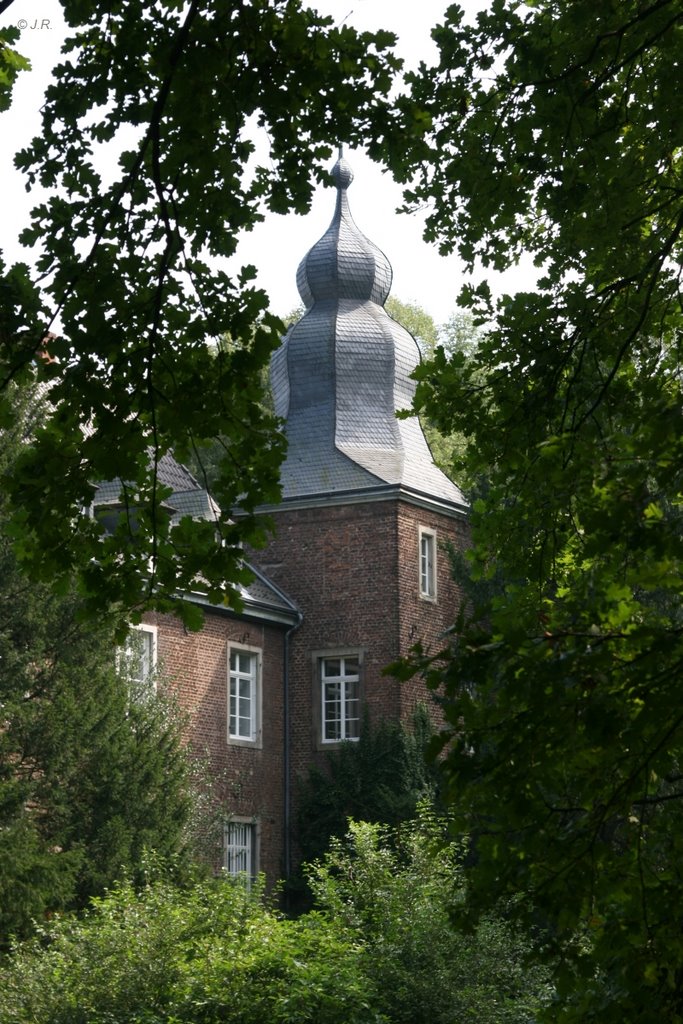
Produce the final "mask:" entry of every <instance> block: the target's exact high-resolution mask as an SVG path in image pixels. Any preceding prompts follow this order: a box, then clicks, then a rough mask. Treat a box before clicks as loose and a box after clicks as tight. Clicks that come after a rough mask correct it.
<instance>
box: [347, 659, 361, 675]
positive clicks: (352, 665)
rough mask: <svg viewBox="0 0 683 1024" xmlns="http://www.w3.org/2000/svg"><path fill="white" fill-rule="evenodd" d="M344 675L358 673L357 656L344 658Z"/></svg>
mask: <svg viewBox="0 0 683 1024" xmlns="http://www.w3.org/2000/svg"><path fill="white" fill-rule="evenodd" d="M344 675H345V676H357V675H358V658H344Z"/></svg>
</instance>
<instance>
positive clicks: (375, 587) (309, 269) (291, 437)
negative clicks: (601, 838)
mask: <svg viewBox="0 0 683 1024" xmlns="http://www.w3.org/2000/svg"><path fill="white" fill-rule="evenodd" d="M333 173H334V176H335V180H336V186H337V199H336V208H335V212H334V216H333V219H332V222H331V224H330V226H329V228H328V229H327V231H326V232H325V234H324V235H323V237H322V238H321V239H320V240H319V241H318V242H317V243H316V244H315V245H314V246H313V248H312V249H311V250H310V251H309V253H308V254H307V255H306V256H305V257H304V259H303V261H302V263H301V265H300V267H299V270H298V274H297V283H298V286H299V290H300V293H301V296H302V298H303V301H304V303H305V306H306V312H305V314H304V316H303V317H302V319H301V320H300V321H299V322H298V323H297V324H296V325H295V326H294V327H293V328H291V329H290V331H289V332H288V334H287V335H286V337H285V338H284V340H283V343H282V346H281V347H280V349H279V350H278V351H277V352H276V353H275V356H274V358H273V365H272V385H273V394H274V399H275V407H276V411H277V413H278V415H280V416H281V417H282V418H283V420H284V421H285V430H286V433H287V438H288V443H289V447H288V454H287V458H286V461H285V463H284V465H283V469H282V487H283V500H282V503H281V504H279V505H277V506H274V507H268V508H264V509H263V510H262V511H263V513H264V514H268V515H269V516H271V517H272V518H273V519H274V521H275V525H276V530H275V534H274V536H273V538H272V540H271V542H270V543H269V545H268V547H267V548H266V549H264V550H263V551H261V552H259V553H258V555H253V558H254V563H253V569H254V573H255V575H254V581H253V583H252V584H251V585H250V586H249V587H248V588H246V589H245V591H244V593H243V598H244V611H243V613H240V614H239V615H237V614H235V613H232V612H228V611H225V610H222V609H217V608H215V607H210V606H207V609H206V612H207V615H206V623H205V626H204V628H203V629H202V630H201V632H199V633H196V634H187V633H186V632H185V631H184V629H183V627H182V625H181V624H180V623H179V622H177V621H176V620H175V619H173V617H171V616H161V615H149V616H147V617H146V620H145V623H144V625H143V626H142V627H141V630H142V642H143V647H144V649H145V650H146V651H147V652H148V653H147V657H148V660H149V661H153V660H155V659H157V660H158V662H159V663H160V664H162V665H163V668H164V673H165V675H166V677H167V678H169V679H170V680H171V682H172V684H173V685H174V686H176V687H177V690H178V693H179V695H180V700H181V703H182V705H183V707H184V708H185V709H186V710H187V711H188V712H189V713H190V719H191V728H190V742H191V743H192V745H193V746H194V747H195V748H196V749H197V750H198V751H200V752H202V751H206V753H207V755H208V758H209V763H210V764H211V766H212V770H215V771H216V773H217V775H218V776H219V777H220V780H221V786H222V787H223V788H222V799H223V801H224V807H225V815H226V822H227V824H226V832H225V839H226V845H225V865H226V867H227V869H228V870H229V871H238V870H247V871H252V872H253V871H254V870H256V869H257V868H258V869H259V870H262V871H265V872H266V874H267V875H268V877H269V878H270V879H271V880H272V879H274V878H276V877H280V876H282V875H283V874H284V875H287V874H288V873H289V869H290V867H291V861H292V856H293V846H292V819H293V795H294V793H295V782H296V779H297V777H298V776H300V775H302V774H305V773H306V771H307V769H308V767H309V766H310V765H311V764H312V763H314V762H315V761H316V760H319V759H320V758H322V757H324V753H325V751H326V750H330V749H333V748H334V747H335V746H337V745H338V744H340V743H344V742H353V741H354V740H356V739H357V738H358V735H359V729H360V722H361V718H362V711H363V709H367V712H368V715H369V718H370V720H371V721H372V720H379V719H381V718H390V719H393V720H402V721H407V720H409V719H410V717H411V714H412V710H413V708H414V707H415V704H416V702H417V701H418V700H420V699H423V700H425V699H427V698H426V696H425V694H424V693H421V692H420V684H419V682H417V681H416V682H414V683H413V684H399V683H397V682H396V681H395V680H393V679H391V678H388V677H385V676H383V675H382V669H383V668H384V666H385V665H387V664H388V663H389V662H391V661H393V660H394V659H396V658H397V657H398V656H399V655H400V654H403V653H406V652H407V650H408V649H409V647H410V646H411V645H412V644H413V643H414V642H415V641H416V640H417V639H418V638H419V639H421V640H422V641H423V642H424V643H425V644H427V645H429V644H434V643H435V642H436V641H437V638H438V636H439V634H441V633H442V632H443V630H444V629H446V628H447V627H448V625H449V624H450V623H452V621H453V617H454V612H455V609H456V606H457V598H458V595H457V593H456V588H455V585H454V583H453V581H452V579H451V576H450V572H449V563H448V558H447V555H446V553H445V551H444V546H445V545H446V544H448V543H450V544H454V545H455V546H457V547H462V546H463V545H464V544H465V542H466V503H465V500H464V498H463V495H462V494H461V492H460V491H459V489H458V488H457V487H456V486H455V485H454V484H453V483H452V482H451V481H450V480H449V479H448V478H447V477H446V476H445V475H444V474H443V473H442V472H441V471H440V470H439V469H437V467H436V466H435V465H434V463H433V461H432V457H431V453H430V451H429V448H428V445H427V443H426V441H425V438H424V435H423V433H422V430H421V427H420V425H419V423H418V421H417V419H416V418H415V417H409V418H406V419H397V418H396V412H397V411H400V410H401V409H408V408H409V407H410V405H411V402H412V397H413V394H414V389H415V384H414V382H413V381H411V379H410V373H411V371H412V370H413V368H414V367H415V365H416V364H417V362H418V360H419V352H418V349H417V345H416V343H415V341H414V339H413V338H412V337H411V335H410V334H408V332H407V331H405V330H404V329H403V328H402V327H400V326H399V325H398V324H397V323H396V322H395V321H393V320H392V319H391V317H390V316H389V315H388V314H387V313H386V311H385V309H384V302H385V301H386V299H387V296H388V294H389V288H390V285H391V267H390V265H389V262H388V260H387V258H386V257H385V256H384V254H383V253H382V252H381V251H380V250H379V249H378V248H377V247H376V246H375V245H373V243H372V242H370V241H369V240H368V239H367V238H365V236H364V235H363V234H362V233H361V232H360V231H359V230H358V228H357V227H356V225H355V223H354V221H353V218H352V217H351V214H350V211H349V206H348V199H347V190H348V188H349V186H350V184H351V181H352V178H353V175H352V173H351V170H350V168H349V166H348V163H347V162H346V160H345V159H344V158H343V157H340V158H339V160H338V162H337V164H336V166H335V168H334V172H333ZM164 469H165V475H166V477H167V479H166V480H165V482H167V483H169V484H170V486H172V487H173V490H174V494H173V495H172V496H171V497H170V498H169V499H168V501H169V504H170V505H171V506H172V507H173V508H176V509H178V514H187V513H188V512H190V514H195V515H203V516H207V517H210V515H211V499H210V497H209V496H208V495H207V494H206V492H205V491H203V490H202V488H201V487H200V486H199V485H198V484H197V483H196V481H194V479H193V478H192V477H191V476H190V475H189V474H187V473H186V471H185V470H183V469H182V467H179V466H178V465H177V464H176V463H174V462H173V460H172V459H169V460H168V462H167V463H166V466H165V467H164ZM104 497H105V495H104V494H103V495H102V498H104Z"/></svg>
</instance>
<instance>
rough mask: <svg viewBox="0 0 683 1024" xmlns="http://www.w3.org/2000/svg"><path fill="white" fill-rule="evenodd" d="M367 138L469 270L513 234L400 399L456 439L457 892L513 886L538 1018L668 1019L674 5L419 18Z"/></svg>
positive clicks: (676, 892)
mask: <svg viewBox="0 0 683 1024" xmlns="http://www.w3.org/2000/svg"><path fill="white" fill-rule="evenodd" d="M435 39H436V41H437V44H438V46H439V49H440V60H439V63H438V65H437V66H436V67H434V68H426V67H423V68H422V69H421V70H420V71H419V72H417V73H416V74H415V75H413V76H411V89H412V92H411V96H410V97H407V98H404V99H403V100H401V101H400V104H399V106H400V107H401V108H402V109H403V112H404V114H405V119H404V122H402V120H401V119H402V114H401V110H399V112H398V113H397V115H396V117H397V120H396V124H395V126H394V127H396V125H400V124H401V123H404V124H407V123H408V121H409V122H410V123H411V124H415V123H416V118H417V115H416V111H415V109H414V107H415V106H416V107H417V109H418V111H421V113H422V117H423V122H424V124H425V131H424V132H423V133H422V134H421V135H415V134H414V135H413V136H412V138H411V141H409V142H408V144H407V145H406V137H407V133H406V132H403V133H402V134H401V133H400V132H394V133H393V134H392V130H391V127H389V128H388V130H387V135H386V137H385V139H384V140H383V145H386V146H387V148H388V150H389V151H390V152H391V160H392V164H393V167H394V169H395V170H396V171H397V172H398V173H399V174H401V175H402V176H403V177H404V180H406V181H407V180H408V179H409V178H410V177H411V176H412V175H414V176H415V180H414V182H413V184H412V186H411V188H410V189H409V191H408V193H407V196H408V200H409V201H410V202H428V203H429V204H431V210H432V212H431V217H430V221H429V232H430V235H431V237H432V238H433V239H435V240H436V241H438V242H439V244H440V246H441V248H442V249H444V250H446V251H448V250H451V249H454V248H457V249H458V251H459V252H460V254H461V255H462V256H463V257H464V259H465V260H466V261H467V262H468V263H469V264H470V265H473V264H474V261H475V260H476V259H480V260H482V261H483V263H484V265H486V266H489V267H493V268H500V267H502V266H504V265H505V264H506V263H507V262H508V261H509V260H510V259H511V258H512V257H514V256H515V255H516V254H518V253H520V252H521V251H522V250H526V251H528V252H530V253H532V254H533V256H534V259H535V261H536V265H537V266H538V268H539V274H540V279H539V282H538V287H537V290H536V291H534V292H533V293H524V294H518V295H516V296H515V297H514V298H510V297H505V298H503V299H502V300H501V301H499V302H498V303H497V304H494V303H493V302H492V301H491V299H490V296H489V292H488V289H487V288H486V286H485V285H484V286H481V287H479V288H472V287H470V288H467V289H466V290H465V294H464V299H465V301H466V302H467V303H468V304H469V305H470V307H471V309H472V311H473V313H474V316H475V318H476V319H478V320H479V322H482V323H486V324H487V326H488V327H489V328H490V329H488V330H487V333H486V335H485V336H484V338H483V339H482V340H481V342H480V344H479V347H478V349H477V351H476V352H475V353H474V355H473V356H472V357H471V358H464V357H463V356H462V355H458V354H456V355H455V356H454V357H453V358H451V359H448V358H447V357H446V355H445V354H444V353H438V352H437V355H436V358H435V360H434V361H433V362H432V363H431V364H430V365H427V366H425V367H424V368H423V369H422V370H421V371H420V374H421V379H420V385H419V390H418V405H419V407H420V408H421V409H422V410H423V411H424V412H426V413H427V415H428V416H429V417H431V418H433V419H434V421H435V423H436V424H437V425H438V426H439V428H440V429H441V430H442V431H443V432H444V433H447V432H448V431H449V430H457V431H461V432H462V433H463V434H465V435H466V436H467V438H468V446H467V450H466V455H465V458H466V461H467V464H468V469H469V472H470V474H471V477H472V478H473V479H477V478H478V477H480V476H486V477H487V488H486V490H485V493H484V494H483V495H482V496H481V497H480V499H479V500H478V501H477V502H476V504H475V506H474V509H473V515H472V528H473V542H474V546H473V551H472V554H471V560H470V565H471V575H472V578H473V581H474V583H476V584H477V586H478V597H477V599H476V600H475V601H474V603H473V604H471V605H470V606H469V607H468V608H465V609H463V611H462V615H461V621H460V622H459V624H458V626H459V631H460V636H461V639H460V640H459V641H458V642H457V643H455V644H454V645H453V646H452V648H450V649H449V650H447V651H444V652H443V656H442V658H440V659H437V660H436V661H434V662H432V663H427V662H425V661H424V660H423V659H421V657H420V656H419V653H418V655H416V657H415V659H413V664H412V666H411V667H412V669H415V668H422V669H424V670H426V671H427V672H428V678H429V680H430V682H431V684H432V685H433V686H434V687H436V688H439V689H440V690H441V691H442V692H443V693H444V694H445V696H446V698H447V704H446V712H447V716H448V722H449V728H448V730H447V731H446V733H445V735H444V738H443V739H444V743H445V746H446V751H447V762H446V773H447V780H448V784H449V787H450V796H451V800H452V805H453V808H454V810H455V815H456V821H457V824H458V827H459V828H461V829H463V830H466V831H470V832H472V833H473V834H474V836H475V837H476V851H477V863H476V865H475V867H474V870H473V883H472V888H471V890H470V907H471V909H473V910H477V909H481V908H482V907H487V906H489V905H490V904H491V902H492V901H495V900H496V899H497V898H499V897H500V896H501V894H505V893H515V892H516V893H519V892H522V893H525V894H526V896H527V898H526V899H525V900H523V901H522V902H521V903H520V904H519V906H520V908H522V909H528V908H529V907H531V906H532V905H533V906H535V908H536V913H540V914H542V915H543V918H544V920H546V921H547V922H548V924H549V926H550V930H551V933H552V934H553V935H554V938H555V941H556V944H557V946H558V947H559V948H560V950H561V951H562V953H563V955H564V959H563V960H562V961H561V963H562V964H563V965H564V966H563V967H562V968H561V969H560V971H559V973H558V979H559V983H560V990H559V991H560V1007H559V1008H558V1007H554V1008H553V1010H552V1011H551V1017H552V1019H553V1020H581V1021H587V1020H594V1019H595V1020H600V1021H601V1022H605V1021H612V1020H614V1021H622V1020H625V1019H627V1020H635V1019H638V1020H658V1021H674V1020H675V1021H678V1020H680V1019H681V1014H683V999H682V998H681V994H680V977H681V971H682V970H683V947H682V945H681V940H680V929H679V927H678V921H677V920H676V919H675V915H672V914H671V908H672V907H673V906H677V905H678V904H679V903H680V900H681V895H682V894H681V875H680V870H679V866H680V851H681V846H682V844H683V817H682V811H683V805H682V800H683V795H682V791H681V764H682V763H683V716H682V715H681V710H680V699H679V691H680V678H681V665H682V664H683V632H682V630H681V623H682V621H683V619H682V616H681V580H682V579H683V575H682V573H681V568H682V561H681V559H682V556H683V531H682V529H681V526H682V525H683V524H682V521H681V514H680V507H681V490H682V488H681V484H682V478H681V470H682V467H683V460H682V458H681V456H682V455H683V452H682V450H681V444H682V442H681V437H682V436H683V432H682V430H681V427H682V425H683V394H682V393H681V356H682V355H683V353H682V352H681V326H682V323H681V290H680V261H681V248H682V247H681V229H682V227H683V179H682V177H681V173H682V170H683V128H682V126H681V121H680V118H679V117H678V115H677V111H676V110H675V109H674V106H673V105H672V103H671V96H672V94H673V93H672V90H675V88H676V85H677V84H680V81H681V74H682V69H683V61H682V60H681V53H682V52H683V13H682V12H681V7H680V4H679V3H677V2H671V0H660V2H655V3H651V4H646V3H640V2H637V0H620V2H619V3H616V2H606V3H601V4H599V5H595V4H593V3H589V2H586V0H581V2H571V3H570V2H565V0H561V2H559V0H553V2H551V0H537V2H535V3H533V4H531V5H527V4H524V5H521V4H520V5H518V4H515V3H509V2H503V0H501V2H496V3H494V4H493V5H492V6H491V8H490V9H489V10H488V11H487V12H484V13H482V14H480V15H479V16H478V21H477V24H476V25H474V26H467V25H465V24H464V22H463V19H462V14H461V12H460V10H459V9H458V8H457V7H456V6H454V7H452V8H450V9H449V11H448V12H447V15H446V19H445V21H444V23H443V24H442V25H441V26H439V27H438V28H437V29H436V30H435Z"/></svg>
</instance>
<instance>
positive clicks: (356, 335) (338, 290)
mask: <svg viewBox="0 0 683 1024" xmlns="http://www.w3.org/2000/svg"><path fill="white" fill-rule="evenodd" d="M332 173H333V175H334V178H335V181H336V186H337V201H336V208H335V212H334V216H333V218H332V222H331V224H330V226H329V227H328V229H327V231H326V232H325V234H324V235H323V236H322V238H321V239H320V240H319V241H318V242H316V244H315V245H314V246H313V247H312V249H310V251H309V252H308V253H307V254H306V256H305V257H304V259H303V260H302V262H301V264H300V266H299V269H298V272H297V286H298V288H299V292H300V294H301V297H302V299H303V301H304V303H305V306H306V312H305V314H304V316H303V317H302V319H301V320H300V321H299V322H298V323H297V324H295V326H294V327H292V328H291V329H290V330H289V332H288V333H287V335H286V336H285V338H284V339H283V343H282V345H281V346H280V348H279V349H278V350H277V352H276V353H275V354H274V356H273V360H272V363H271V383H272V389H273V396H274V401H275V411H276V413H277V414H278V415H279V416H281V417H282V418H283V419H285V421H286V426H285V431H286V434H287V440H288V453H287V457H286V460H285V462H284V465H283V467H282V488H283V497H284V498H285V500H286V499H288V498H290V499H291V498H301V497H304V496H306V495H314V494H315V495H320V494H338V493H340V492H344V491H358V490H377V489H378V488H381V489H385V488H386V485H387V484H394V485H400V486H402V487H405V488H408V489H409V490H415V491H418V492H420V493H421V494H426V495H427V496H430V497H433V498H436V499H438V500H439V501H440V502H444V501H445V502H446V503H448V504H452V505H457V506H458V507H460V508H462V507H464V506H465V505H466V501H465V498H464V497H463V494H462V492H461V491H460V489H459V488H458V487H456V485H455V484H454V483H453V482H452V481H451V480H449V479H448V477H447V476H446V475H445V474H444V473H442V472H441V470H440V469H438V468H437V467H436V466H435V465H434V462H433V460H432V455H431V452H430V450H429V446H428V444H427V441H426V439H425V436H424V434H423V432H422V428H421V427H420V424H419V421H418V419H417V417H410V418H409V419H405V420H398V419H397V418H396V412H397V411H398V410H401V409H408V408H410V406H411V405H412V400H413V396H414V394H415V381H413V380H411V379H410V374H411V373H412V371H413V370H414V368H415V367H416V366H417V364H418V362H419V359H420V353H419V349H418V347H417V343H416V341H415V339H414V338H413V337H412V335H410V334H409V333H408V331H406V330H405V328H403V327H401V326H400V325H399V324H397V323H396V321H394V320H392V318H391V317H390V316H389V314H388V313H387V312H386V310H385V309H384V303H385V302H386V300H387V297H388V295H389V290H390V288H391V279H392V271H391V265H390V263H389V260H388V259H387V257H386V256H385V255H384V253H383V252H382V251H381V250H380V249H378V248H377V246H376V245H375V244H374V243H373V242H371V241H370V240H369V239H368V238H366V237H365V235H363V234H362V232H361V231H360V230H359V229H358V228H357V226H356V224H355V222H354V220H353V217H352V216H351V212H350V209H349V203H348V198H347V190H348V188H349V185H350V184H351V182H352V181H353V172H352V171H351V168H350V166H349V164H348V162H347V161H346V160H345V159H344V157H343V156H340V157H339V160H338V161H337V163H336V165H335V167H334V169H333V172H332Z"/></svg>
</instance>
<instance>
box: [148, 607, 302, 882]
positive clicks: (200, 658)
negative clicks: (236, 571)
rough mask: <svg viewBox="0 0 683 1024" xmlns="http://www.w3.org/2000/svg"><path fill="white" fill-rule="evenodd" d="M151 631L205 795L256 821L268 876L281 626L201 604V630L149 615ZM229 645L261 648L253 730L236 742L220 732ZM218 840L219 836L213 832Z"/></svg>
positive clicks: (276, 868) (276, 815) (279, 792)
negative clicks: (250, 740) (206, 786)
mask: <svg viewBox="0 0 683 1024" xmlns="http://www.w3.org/2000/svg"><path fill="white" fill-rule="evenodd" d="M145 622H146V623H148V624H149V625H155V626H156V627H157V630H158V633H157V636H158V648H157V659H158V660H157V666H158V672H159V678H160V683H161V685H163V686H167V687H168V688H169V689H170V691H171V692H172V693H174V694H175V695H176V696H177V698H178V703H179V705H180V707H181V709H182V711H183V712H184V713H185V715H186V716H187V726H186V735H187V740H188V744H189V746H190V749H191V750H192V752H193V754H195V755H196V757H197V758H198V760H199V762H200V765H201V774H204V773H206V782H207V783H210V787H211V791H212V800H213V801H215V802H217V803H218V804H219V805H220V806H222V808H223V810H224V813H225V816H226V818H228V817H230V816H236V817H239V818H244V819H246V820H253V821H254V822H255V823H256V824H257V825H258V840H259V847H260V851H259V858H258V860H259V867H260V870H262V871H264V872H265V873H266V875H267V876H268V878H269V879H270V881H271V882H272V881H274V880H275V879H277V878H280V877H281V876H282V873H283V864H282V851H283V829H284V818H283V809H284V777H283V758H284V717H283V713H284V704H283V667H284V637H285V631H286V628H287V627H286V626H285V625H273V624H268V623H265V622H250V621H249V620H248V619H245V618H242V617H235V616H230V615H226V614H225V613H221V612H217V611H216V610H215V609H213V610H212V609H211V608H210V607H208V608H207V609H206V618H205V623H204V626H203V628H202V629H201V630H200V631H199V632H196V633H193V632H189V631H187V630H186V629H185V628H184V626H183V625H182V623H181V622H180V620H179V619H177V618H176V617H174V616H173V615H159V614H154V613H151V614H149V615H146V616H145ZM229 645H235V646H236V647H237V648H238V649H249V650H256V651H259V652H261V653H262V662H261V708H262V711H261V716H260V723H259V724H260V730H261V736H260V739H259V741H258V743H255V744H253V745H250V746H240V745H238V744H235V743H231V742H230V741H229V738H228V665H229V654H228V652H229ZM217 838H218V839H219V840H220V836H218V837H217Z"/></svg>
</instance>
